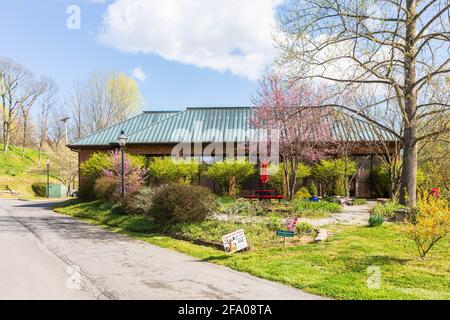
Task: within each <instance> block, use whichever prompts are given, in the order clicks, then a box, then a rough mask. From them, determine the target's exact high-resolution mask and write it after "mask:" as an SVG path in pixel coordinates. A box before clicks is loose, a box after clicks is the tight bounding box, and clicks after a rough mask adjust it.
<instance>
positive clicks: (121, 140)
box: [117, 130, 128, 210]
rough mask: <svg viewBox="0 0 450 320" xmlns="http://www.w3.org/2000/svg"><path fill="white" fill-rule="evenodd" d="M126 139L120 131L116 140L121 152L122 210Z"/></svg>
mask: <svg viewBox="0 0 450 320" xmlns="http://www.w3.org/2000/svg"><path fill="white" fill-rule="evenodd" d="M127 140H128V137H127V136H126V135H125V132H124V131H123V130H122V131H121V132H120V136H119V137H118V138H117V142H118V143H119V146H120V149H121V152H122V193H121V199H122V210H123V207H124V203H125V164H124V162H125V159H124V156H125V144H126V143H127Z"/></svg>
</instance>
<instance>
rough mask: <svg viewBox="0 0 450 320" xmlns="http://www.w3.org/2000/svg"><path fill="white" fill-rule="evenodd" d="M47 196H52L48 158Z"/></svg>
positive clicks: (48, 161)
mask: <svg viewBox="0 0 450 320" xmlns="http://www.w3.org/2000/svg"><path fill="white" fill-rule="evenodd" d="M46 164H47V198H50V159H47V161H46Z"/></svg>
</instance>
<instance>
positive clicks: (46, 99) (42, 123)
mask: <svg viewBox="0 0 450 320" xmlns="http://www.w3.org/2000/svg"><path fill="white" fill-rule="evenodd" d="M44 86H45V87H44V92H43V94H42V96H41V98H40V99H39V116H38V132H37V149H38V154H39V156H38V165H39V166H41V161H42V152H43V149H44V146H45V144H46V143H48V140H49V130H50V123H49V117H50V115H51V114H52V111H53V110H54V107H55V104H56V94H57V92H58V89H57V87H56V85H55V83H54V82H53V81H52V80H50V79H46V80H44Z"/></svg>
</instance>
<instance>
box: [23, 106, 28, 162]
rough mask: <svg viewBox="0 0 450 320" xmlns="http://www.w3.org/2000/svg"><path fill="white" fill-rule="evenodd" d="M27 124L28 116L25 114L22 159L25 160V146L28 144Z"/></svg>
mask: <svg viewBox="0 0 450 320" xmlns="http://www.w3.org/2000/svg"><path fill="white" fill-rule="evenodd" d="M27 122H28V115H25V114H24V116H23V137H22V158H25V144H26V142H27V130H28V126H27Z"/></svg>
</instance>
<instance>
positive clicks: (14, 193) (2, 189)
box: [0, 185, 19, 196]
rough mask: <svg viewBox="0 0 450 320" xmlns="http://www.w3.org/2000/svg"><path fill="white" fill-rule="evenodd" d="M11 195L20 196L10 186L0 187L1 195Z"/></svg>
mask: <svg viewBox="0 0 450 320" xmlns="http://www.w3.org/2000/svg"><path fill="white" fill-rule="evenodd" d="M3 193H9V194H10V195H12V196H18V195H19V193H18V192H17V191H14V190H12V189H11V188H10V187H9V186H8V185H0V194H3Z"/></svg>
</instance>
